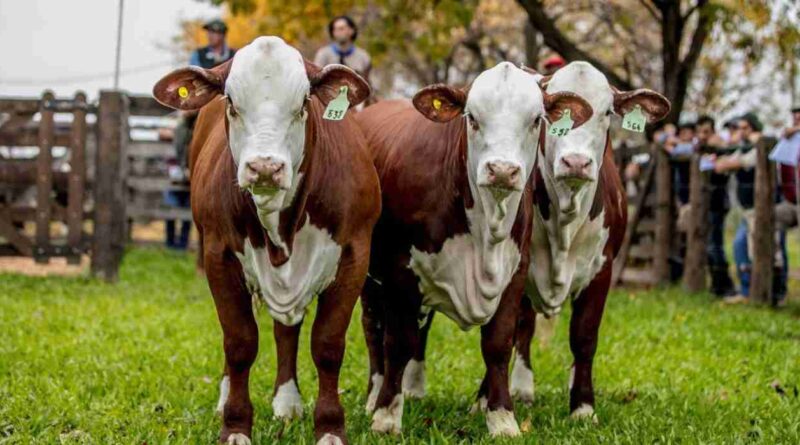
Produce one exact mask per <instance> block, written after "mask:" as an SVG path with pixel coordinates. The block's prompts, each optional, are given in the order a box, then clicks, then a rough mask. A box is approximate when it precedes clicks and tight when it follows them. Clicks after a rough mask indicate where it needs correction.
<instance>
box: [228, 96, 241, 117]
mask: <svg viewBox="0 0 800 445" xmlns="http://www.w3.org/2000/svg"><path fill="white" fill-rule="evenodd" d="M226 97H227V99H228V114H230V116H231V117H237V116H239V113H238V112H237V111H236V107H234V106H233V100H232V99H231V97H230V96H226Z"/></svg>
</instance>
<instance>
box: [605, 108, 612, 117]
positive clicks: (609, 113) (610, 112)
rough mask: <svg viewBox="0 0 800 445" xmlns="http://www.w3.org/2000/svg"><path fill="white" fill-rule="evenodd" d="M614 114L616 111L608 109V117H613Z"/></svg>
mask: <svg viewBox="0 0 800 445" xmlns="http://www.w3.org/2000/svg"><path fill="white" fill-rule="evenodd" d="M612 114H614V110H612V109H608V110H607V111H606V116H611V115H612Z"/></svg>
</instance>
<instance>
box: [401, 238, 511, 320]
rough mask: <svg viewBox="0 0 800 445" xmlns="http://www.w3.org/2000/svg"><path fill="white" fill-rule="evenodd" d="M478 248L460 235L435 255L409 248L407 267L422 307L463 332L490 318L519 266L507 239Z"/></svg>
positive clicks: (509, 239)
mask: <svg viewBox="0 0 800 445" xmlns="http://www.w3.org/2000/svg"><path fill="white" fill-rule="evenodd" d="M479 244H480V243H479V242H478V241H477V240H475V238H474V237H473V236H472V235H471V234H461V235H457V236H455V237H453V238H450V239H448V240H447V241H445V242H444V245H443V246H442V250H441V251H440V252H437V253H425V252H422V251H419V250H417V249H416V248H414V247H412V248H411V263H410V265H409V266H410V267H411V269H412V270H413V271H414V274H416V276H417V277H418V278H419V290H420V292H422V295H423V298H422V304H423V305H425V306H428V307H431V308H433V309H436V310H437V311H440V312H442V313H444V314H445V315H447V316H448V317H450V318H451V319H452V320H453V321H455V322H456V323H457V324H458V326H459V327H460V328H461V329H464V330H466V329H469V328H471V327H473V326H478V325H483V324H486V323H487V322H488V321H489V319H491V318H492V316H493V315H494V313H495V311H496V310H497V306H498V304H499V303H500V297H501V296H502V294H503V291H505V289H506V286H508V283H509V282H510V281H511V277H512V276H513V275H514V273H515V272H516V271H517V267H518V266H519V260H520V252H519V248H518V247H517V245H516V243H514V241H513V240H512V239H511V238H506V239H504V240H503V241H501V242H500V243H498V244H494V245H491V244H490V243H486V244H488V245H487V246H480V245H479Z"/></svg>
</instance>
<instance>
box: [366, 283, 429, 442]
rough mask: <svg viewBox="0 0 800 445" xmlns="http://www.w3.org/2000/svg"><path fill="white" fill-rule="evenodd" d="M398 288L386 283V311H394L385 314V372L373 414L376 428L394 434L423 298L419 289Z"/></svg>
mask: <svg viewBox="0 0 800 445" xmlns="http://www.w3.org/2000/svg"><path fill="white" fill-rule="evenodd" d="M412 282H413V281H412ZM399 287H400V286H393V285H389V286H386V291H387V295H386V299H385V300H384V303H385V305H386V313H387V314H392V316H391V317H389V316H387V317H386V331H385V334H384V343H383V347H384V356H385V359H384V370H385V371H386V375H385V376H384V379H383V385H382V386H381V390H380V392H379V393H378V399H377V401H376V403H375V413H374V414H373V415H372V430H373V431H377V432H381V433H392V434H400V432H401V430H402V426H403V392H402V390H403V388H402V380H403V372H404V370H405V367H406V364H407V363H408V361H409V360H410V359H411V356H412V355H413V353H414V351H415V350H416V348H417V344H418V341H419V325H418V324H417V315H418V314H419V309H420V300H421V298H420V297H419V296H418V294H419V292H414V291H413V290H411V291H410V292H405V291H403V290H401V289H399ZM409 296H413V297H411V298H410V297H409Z"/></svg>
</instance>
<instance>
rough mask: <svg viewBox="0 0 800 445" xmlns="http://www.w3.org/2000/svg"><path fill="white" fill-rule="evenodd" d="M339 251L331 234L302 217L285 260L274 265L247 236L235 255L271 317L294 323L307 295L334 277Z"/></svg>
mask: <svg viewBox="0 0 800 445" xmlns="http://www.w3.org/2000/svg"><path fill="white" fill-rule="evenodd" d="M341 254H342V248H341V246H339V245H338V244H336V242H335V241H334V240H333V238H332V237H331V235H330V234H329V233H328V232H327V231H326V230H323V229H319V228H317V227H316V226H314V225H312V224H311V222H310V221H309V219H308V217H306V223H305V225H303V228H302V229H300V231H298V232H297V233H296V234H295V238H294V244H293V249H292V255H291V256H290V257H289V260H288V261H286V263H284V264H282V265H280V266H278V267H274V266H273V265H272V263H271V262H270V261H269V253H268V252H267V249H266V247H261V248H254V247H253V246H252V244H250V240H249V239H247V240H245V245H244V254H237V256H238V257H239V261H240V262H241V263H242V269H243V270H244V275H245V279H246V281H247V287H248V288H249V289H250V291H251V292H252V293H253V294H254V295H258V296H260V297H261V299H262V300H264V302H265V303H266V304H267V308H268V310H269V313H270V315H272V318H274V319H275V320H278V321H280V322H281V323H283V324H285V325H287V326H294V325H296V324H297V323H300V321H302V320H303V314H304V313H305V308H306V306H308V304H309V303H310V302H311V298H312V297H313V296H314V295H317V294H319V293H321V292H322V291H324V290H325V288H327V287H328V285H329V284H331V282H333V280H334V278H336V271H337V270H338V268H339V258H340V257H341Z"/></svg>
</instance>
